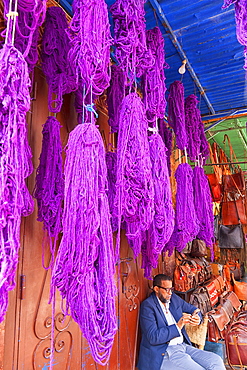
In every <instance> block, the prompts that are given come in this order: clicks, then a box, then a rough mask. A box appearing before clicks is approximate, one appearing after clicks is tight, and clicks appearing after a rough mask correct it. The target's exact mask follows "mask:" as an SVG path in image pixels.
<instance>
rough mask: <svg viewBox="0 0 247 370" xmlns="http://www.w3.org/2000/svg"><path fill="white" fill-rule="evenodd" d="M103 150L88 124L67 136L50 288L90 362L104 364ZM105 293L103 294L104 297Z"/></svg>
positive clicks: (109, 279) (107, 286)
mask: <svg viewBox="0 0 247 370" xmlns="http://www.w3.org/2000/svg"><path fill="white" fill-rule="evenodd" d="M106 191H107V168H106V163H105V149H104V145H103V141H102V138H101V135H100V133H99V131H98V129H97V128H96V127H95V125H94V124H92V123H85V124H81V125H78V126H76V128H75V129H74V130H73V131H72V132H71V133H70V135H69V140H68V145H67V151H66V160H65V197H64V213H63V219H62V224H63V237H62V240H61V243H60V247H59V250H58V255H57V258H56V262H55V266H54V270H53V276H52V285H53V287H54V286H56V287H57V288H58V290H59V291H60V293H61V296H62V298H63V299H66V309H65V312H64V313H65V314H66V315H67V314H68V311H70V313H71V316H72V317H73V319H74V320H75V321H76V322H77V323H78V325H79V326H80V328H81V330H82V333H83V335H84V336H85V338H86V339H87V341H88V343H89V346H90V349H91V353H92V356H93V358H94V360H95V361H96V362H97V363H99V364H101V365H105V364H106V363H107V362H108V360H109V356H110V353H111V348H112V345H113V340H114V335H115V333H116V331H117V323H116V312H115V295H116V287H115V285H114V273H115V267H114V251H113V238H112V229H111V224H110V217H111V216H110V212H109V204H108V199H107V194H106ZM106 292H107V294H106Z"/></svg>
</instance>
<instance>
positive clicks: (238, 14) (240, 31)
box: [222, 0, 247, 70]
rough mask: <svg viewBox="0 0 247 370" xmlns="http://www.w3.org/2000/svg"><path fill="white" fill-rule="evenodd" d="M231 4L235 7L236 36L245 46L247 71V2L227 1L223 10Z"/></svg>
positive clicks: (239, 0) (245, 66) (246, 67)
mask: <svg viewBox="0 0 247 370" xmlns="http://www.w3.org/2000/svg"><path fill="white" fill-rule="evenodd" d="M231 4H234V6H235V20H236V34H237V39H238V42H239V43H240V44H242V45H244V57H245V64H244V69H245V70H247V0H225V1H224V4H223V6H222V8H223V9H224V8H227V7H228V6H230V5H231Z"/></svg>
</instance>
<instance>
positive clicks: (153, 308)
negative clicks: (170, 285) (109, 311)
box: [137, 292, 196, 370]
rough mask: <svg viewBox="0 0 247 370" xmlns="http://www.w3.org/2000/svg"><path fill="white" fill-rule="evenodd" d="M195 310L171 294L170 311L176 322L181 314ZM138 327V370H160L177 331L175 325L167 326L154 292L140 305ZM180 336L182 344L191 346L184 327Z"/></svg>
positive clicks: (177, 333) (177, 334) (176, 335)
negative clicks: (139, 338)
mask: <svg viewBox="0 0 247 370" xmlns="http://www.w3.org/2000/svg"><path fill="white" fill-rule="evenodd" d="M195 309H196V307H195V306H192V305H191V304H189V303H187V302H185V301H184V300H183V299H182V298H180V297H179V296H177V295H176V294H175V293H173V294H172V296H171V301H170V311H171V313H172V315H173V317H174V318H175V320H176V322H178V320H179V319H180V318H181V317H182V314H183V312H185V313H189V314H192V313H193V312H194V311H195ZM140 325H141V331H142V339H141V345H140V352H139V360H138V365H137V367H138V369H139V370H160V367H161V364H162V361H163V356H164V354H165V352H166V349H167V346H168V344H169V341H170V340H171V339H173V338H174V337H178V336H179V331H178V328H177V326H176V325H175V324H174V325H169V326H168V323H167V321H166V318H165V315H164V313H163V311H162V308H161V307H160V303H159V301H158V299H157V297H156V295H155V293H154V292H153V293H152V294H151V295H150V297H148V298H147V299H146V300H145V301H143V303H142V304H141V310H140ZM182 334H183V336H184V342H185V343H187V344H191V342H190V340H189V337H188V335H187V333H186V331H185V328H184V327H183V329H182Z"/></svg>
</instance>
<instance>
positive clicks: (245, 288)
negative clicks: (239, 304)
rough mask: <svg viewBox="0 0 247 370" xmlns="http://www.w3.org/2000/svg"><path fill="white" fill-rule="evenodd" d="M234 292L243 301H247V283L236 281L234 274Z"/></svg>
mask: <svg viewBox="0 0 247 370" xmlns="http://www.w3.org/2000/svg"><path fill="white" fill-rule="evenodd" d="M232 280H233V291H234V293H235V294H236V295H237V296H238V299H240V300H241V301H247V283H246V282H245V281H242V282H240V281H236V280H235V278H234V275H233V274H232Z"/></svg>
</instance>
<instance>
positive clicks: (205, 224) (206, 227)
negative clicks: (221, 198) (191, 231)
mask: <svg viewBox="0 0 247 370" xmlns="http://www.w3.org/2000/svg"><path fill="white" fill-rule="evenodd" d="M193 189H194V204H195V212H196V216H197V219H198V221H199V227H200V229H199V232H198V234H197V237H198V238H199V239H201V240H204V242H205V243H206V245H207V247H208V248H209V249H210V252H211V260H212V261H213V260H214V248H213V240H214V214H213V203H212V196H211V191H210V188H209V183H208V178H207V176H206V175H205V172H204V169H203V168H202V167H198V166H196V167H195V168H194V170H193Z"/></svg>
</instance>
